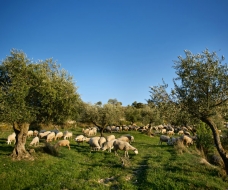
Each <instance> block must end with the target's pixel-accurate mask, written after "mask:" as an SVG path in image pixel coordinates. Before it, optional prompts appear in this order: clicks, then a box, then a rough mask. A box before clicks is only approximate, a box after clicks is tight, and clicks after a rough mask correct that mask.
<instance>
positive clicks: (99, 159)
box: [0, 128, 228, 190]
mask: <svg viewBox="0 0 228 190" xmlns="http://www.w3.org/2000/svg"><path fill="white" fill-rule="evenodd" d="M69 131H70V130H69ZM71 131H72V132H73V134H74V137H75V136H76V135H79V134H81V132H80V131H81V129H80V128H78V129H74V130H71ZM11 132H12V131H7V132H0V189H4V190H8V189H14V190H16V189H23V190H27V189H29V190H30V189H34V190H35V189H36V190H38V189H45V190H47V189H53V190H58V189H63V190H67V189H83V190H86V189H88V190H91V189H113V190H114V189H125V190H128V189H129V190H131V189H132V190H134V189H143V190H147V189H150V190H151V189H159V190H162V189H168V190H170V189H175V190H178V189H221V190H225V189H228V182H227V180H225V179H224V178H222V177H221V176H220V174H221V172H220V170H219V168H217V167H215V166H211V165H208V164H202V163H201V160H202V157H201V156H200V154H199V152H198V151H197V150H196V148H195V147H194V146H192V147H189V148H187V149H186V150H185V151H183V152H182V153H180V152H179V151H178V150H176V149H175V148H174V147H173V146H167V145H166V144H162V145H158V141H159V137H149V136H146V135H144V134H140V133H139V132H136V131H130V132H128V133H129V134H131V135H133V136H134V137H135V142H133V143H132V145H133V146H134V147H136V148H137V149H138V151H139V154H138V155H135V154H134V152H132V151H129V156H130V158H129V159H125V158H124V157H123V155H124V152H122V151H119V156H115V155H114V153H113V152H112V153H108V152H107V151H105V152H101V151H97V152H90V148H89V145H88V144H86V143H84V144H81V145H78V144H76V142H74V140H71V150H68V148H67V147H61V148H60V150H59V155H58V156H52V155H50V154H47V153H45V152H44V151H43V147H44V143H43V142H44V141H42V140H41V142H40V145H39V146H38V147H35V148H34V147H30V146H28V145H29V143H30V142H31V140H32V138H30V139H28V140H27V146H26V148H27V149H31V148H34V149H35V153H33V155H34V157H35V160H34V161H12V160H11V159H10V157H9V155H10V153H11V152H12V150H13V145H8V144H6V138H7V136H8V135H9V134H10V133H11ZM114 134H115V136H116V137H119V136H121V135H123V134H126V132H122V133H114ZM105 135H109V134H105ZM53 144H54V142H53ZM122 160H123V161H124V163H125V166H122ZM226 179H227V178H226Z"/></svg>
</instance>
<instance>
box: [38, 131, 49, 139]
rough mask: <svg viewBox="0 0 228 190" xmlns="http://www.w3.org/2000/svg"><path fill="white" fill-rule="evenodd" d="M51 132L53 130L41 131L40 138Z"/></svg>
mask: <svg viewBox="0 0 228 190" xmlns="http://www.w3.org/2000/svg"><path fill="white" fill-rule="evenodd" d="M49 133H51V131H45V132H41V133H40V134H39V136H40V138H43V137H46V136H47V135H48V134H49Z"/></svg>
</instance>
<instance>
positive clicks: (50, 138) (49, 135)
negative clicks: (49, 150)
mask: <svg viewBox="0 0 228 190" xmlns="http://www.w3.org/2000/svg"><path fill="white" fill-rule="evenodd" d="M53 139H55V132H51V133H49V134H48V135H47V140H46V141H47V142H49V141H52V140H53Z"/></svg>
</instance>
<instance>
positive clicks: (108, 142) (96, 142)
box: [7, 125, 196, 157]
mask: <svg viewBox="0 0 228 190" xmlns="http://www.w3.org/2000/svg"><path fill="white" fill-rule="evenodd" d="M152 129H153V131H154V132H155V133H156V134H159V135H160V138H159V144H162V142H166V143H167V144H168V145H175V144H177V143H178V142H181V143H183V144H185V145H186V146H189V145H192V144H193V141H194V140H195V138H196V137H195V136H191V135H190V133H189V132H188V129H187V128H181V129H178V130H176V128H173V127H170V126H163V125H159V126H154V127H153V128H152ZM123 130H124V131H130V130H135V131H140V132H144V131H145V130H151V128H149V126H148V125H147V126H144V127H136V126H123V127H121V128H120V127H115V126H109V127H107V128H106V130H105V131H106V132H110V135H108V136H106V137H99V136H96V135H97V128H96V127H92V128H87V129H82V133H83V134H81V135H77V136H76V138H75V139H74V140H75V141H76V142H77V143H78V144H80V143H83V142H86V143H88V144H89V146H90V150H91V151H99V150H101V151H105V150H108V152H111V150H112V149H113V150H114V153H115V155H118V154H117V151H118V150H122V151H124V156H125V157H129V155H128V151H129V150H131V151H133V152H134V153H135V154H138V149H137V148H136V147H134V146H132V142H134V137H133V136H132V135H130V134H127V135H122V136H120V137H119V138H116V137H115V135H113V134H111V132H113V131H115V132H119V131H123ZM174 134H177V135H178V137H173V135H174ZM15 137H16V134H15V133H12V134H10V135H9V136H8V138H7V143H8V144H11V142H14V144H15V143H16V139H15ZM27 137H28V138H30V137H34V138H33V139H32V141H31V143H30V146H33V145H34V146H37V145H39V141H40V139H45V141H46V142H51V141H57V140H58V142H56V143H55V145H54V147H56V148H57V147H61V146H67V147H68V149H69V150H70V140H72V138H73V133H72V132H69V131H65V132H60V131H58V130H52V131H45V130H41V131H40V132H38V131H37V130H34V131H32V130H29V131H28V134H27Z"/></svg>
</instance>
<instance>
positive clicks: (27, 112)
mask: <svg viewBox="0 0 228 190" xmlns="http://www.w3.org/2000/svg"><path fill="white" fill-rule="evenodd" d="M59 68H60V67H59V65H57V64H56V63H55V62H53V60H52V59H47V60H45V61H39V62H38V63H33V62H32V61H31V60H29V59H28V58H27V56H26V55H25V53H23V52H20V51H17V50H12V51H11V55H10V56H8V57H7V58H6V59H5V60H4V61H3V62H2V64H1V67H0V82H1V83H0V85H1V88H0V90H1V95H0V102H1V107H0V111H1V113H4V114H1V116H0V120H1V121H5V122H11V123H12V122H15V121H16V122H19V123H23V122H27V123H31V122H32V121H38V122H53V123H61V122H63V121H65V120H66V119H68V118H70V117H71V116H72V115H73V113H74V112H75V111H76V110H75V109H76V107H77V102H78V101H79V100H80V96H79V95H78V93H77V87H76V86H75V84H74V82H73V78H72V77H71V76H70V75H69V74H68V73H67V72H66V71H65V70H60V69H59Z"/></svg>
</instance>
